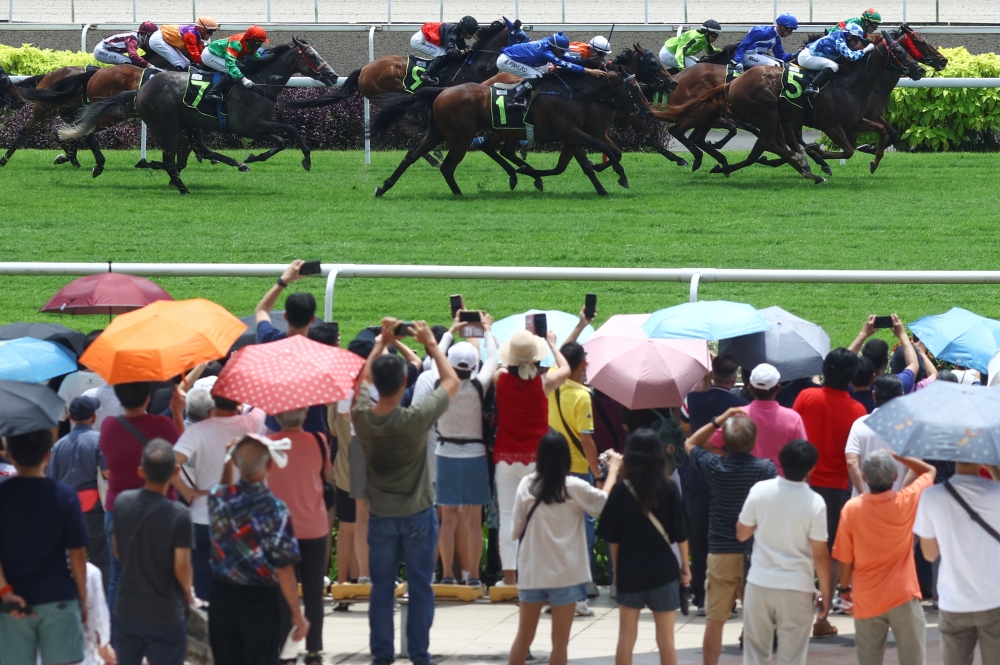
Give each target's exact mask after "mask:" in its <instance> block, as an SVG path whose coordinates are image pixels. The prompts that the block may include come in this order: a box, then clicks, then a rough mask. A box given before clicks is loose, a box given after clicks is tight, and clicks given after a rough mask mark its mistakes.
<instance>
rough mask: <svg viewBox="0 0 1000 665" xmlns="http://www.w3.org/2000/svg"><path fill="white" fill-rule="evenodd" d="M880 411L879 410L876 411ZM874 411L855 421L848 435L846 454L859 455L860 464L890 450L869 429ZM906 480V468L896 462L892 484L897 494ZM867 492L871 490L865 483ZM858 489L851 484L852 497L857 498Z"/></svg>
mask: <svg viewBox="0 0 1000 665" xmlns="http://www.w3.org/2000/svg"><path fill="white" fill-rule="evenodd" d="M875 411H878V409H875ZM875 411H872V412H871V413H870V414H868V415H867V416H861V417H860V418H858V419H857V420H855V421H854V424H853V425H851V433H850V434H848V435H847V446H846V447H845V448H844V453H845V454H846V453H854V454H856V455H858V457H859V460H858V463H859V464H862V465H863V464H864V462H865V458H866V457H868V456H869V455H871V454H872V453H874V452H878V451H879V450H889V444H887V443H886V442H885V440H884V439H883V438H882V437H880V436H879V435H878V434H876V433H875V430H873V429H872V428H871V427H869V426H868V425H867V424H866V423H865V421H866V420H868V419H869V418H871V416H872V414H874V413H875ZM905 478H906V467H905V466H903V465H902V464H900V463H899V462H896V482H894V483H893V484H892V489H893V491H895V492H898V491H899V490H901V489H903V480H904V479H905ZM865 491H866V492H870V491H871V488H870V487H868V483H865ZM857 495H858V489H857V488H856V487H854V483H851V496H857Z"/></svg>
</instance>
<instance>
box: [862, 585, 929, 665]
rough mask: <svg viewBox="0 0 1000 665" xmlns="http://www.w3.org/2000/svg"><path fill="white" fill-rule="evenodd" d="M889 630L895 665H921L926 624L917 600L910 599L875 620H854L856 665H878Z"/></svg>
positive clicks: (925, 638) (923, 659)
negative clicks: (895, 659)
mask: <svg viewBox="0 0 1000 665" xmlns="http://www.w3.org/2000/svg"><path fill="white" fill-rule="evenodd" d="M890 628H892V636H893V637H894V638H896V656H897V657H898V658H899V665H924V663H925V662H926V648H925V647H926V644H927V637H926V632H927V622H926V621H924V609H923V608H922V607H921V606H920V600H919V599H917V598H910V600H909V601H907V602H905V603H903V604H902V605H897V606H896V607H894V608H892V609H891V610H889V611H888V612H885V613H884V614H880V615H878V616H877V617H871V618H870V619H855V620H854V643H855V646H856V647H857V650H858V665H882V658H883V657H884V656H885V640H886V638H887V637H888V635H889V629H890Z"/></svg>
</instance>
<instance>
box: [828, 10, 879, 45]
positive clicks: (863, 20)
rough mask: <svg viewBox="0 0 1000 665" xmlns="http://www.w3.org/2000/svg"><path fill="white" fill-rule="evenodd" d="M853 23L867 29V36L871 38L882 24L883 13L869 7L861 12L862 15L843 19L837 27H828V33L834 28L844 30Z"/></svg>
mask: <svg viewBox="0 0 1000 665" xmlns="http://www.w3.org/2000/svg"><path fill="white" fill-rule="evenodd" d="M851 23H854V24H855V25H859V26H861V29H862V30H864V31H865V37H868V38H869V39H871V35H872V33H873V32H875V31H876V30H878V28H879V26H880V25H882V15H881V14H879V13H878V12H877V11H875V10H874V9H872V8H871V7H869V8H868V9H866V10H865V11H864V12H862V13H861V16H855V17H854V18H849V19H847V20H846V21H841V22H840V23H838V24H837V27H836V28H827V30H826V34H828V35H829V34H830V33H832V32H833V31H834V30H838V29H840V30H843V29H844V28H846V27H847V26H848V25H849V24H851Z"/></svg>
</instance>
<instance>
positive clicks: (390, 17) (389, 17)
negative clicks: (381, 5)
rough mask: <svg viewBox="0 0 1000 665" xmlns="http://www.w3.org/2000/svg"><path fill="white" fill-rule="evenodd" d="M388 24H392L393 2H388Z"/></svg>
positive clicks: (390, 0)
mask: <svg viewBox="0 0 1000 665" xmlns="http://www.w3.org/2000/svg"><path fill="white" fill-rule="evenodd" d="M386 14H387V16H386V23H392V0H386Z"/></svg>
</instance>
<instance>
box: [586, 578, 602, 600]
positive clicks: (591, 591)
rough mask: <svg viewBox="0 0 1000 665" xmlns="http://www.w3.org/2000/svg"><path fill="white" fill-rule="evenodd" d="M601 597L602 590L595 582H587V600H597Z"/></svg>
mask: <svg viewBox="0 0 1000 665" xmlns="http://www.w3.org/2000/svg"><path fill="white" fill-rule="evenodd" d="M600 595H601V590H600V589H598V588H597V585H596V584H594V583H593V582H587V598H597V597H598V596H600Z"/></svg>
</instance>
